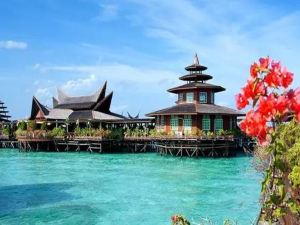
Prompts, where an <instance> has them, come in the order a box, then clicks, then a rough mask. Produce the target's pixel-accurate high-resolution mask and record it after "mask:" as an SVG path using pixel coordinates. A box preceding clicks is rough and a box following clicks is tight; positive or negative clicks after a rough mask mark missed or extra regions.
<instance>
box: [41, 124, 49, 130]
mask: <svg viewBox="0 0 300 225" xmlns="http://www.w3.org/2000/svg"><path fill="white" fill-rule="evenodd" d="M41 130H44V131H47V130H48V128H47V123H46V122H43V123H42V125H41Z"/></svg>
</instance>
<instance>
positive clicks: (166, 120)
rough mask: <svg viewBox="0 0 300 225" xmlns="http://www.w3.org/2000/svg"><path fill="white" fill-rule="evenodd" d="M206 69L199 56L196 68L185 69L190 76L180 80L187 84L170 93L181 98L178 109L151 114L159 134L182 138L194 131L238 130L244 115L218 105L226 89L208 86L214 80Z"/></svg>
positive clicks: (192, 66) (177, 105)
mask: <svg viewBox="0 0 300 225" xmlns="http://www.w3.org/2000/svg"><path fill="white" fill-rule="evenodd" d="M206 69H207V67H206V66H203V65H201V64H200V63H199V59H198V56H197V54H195V57H194V62H193V64H192V65H189V66H187V67H185V70H186V71H187V72H188V74H186V75H184V76H181V77H179V79H180V80H182V81H185V82H186V83H185V84H183V85H180V86H178V87H173V88H171V89H169V90H168V92H170V93H173V94H177V95H178V100H177V101H176V105H175V106H171V107H168V108H164V109H160V110H158V111H155V112H151V113H148V114H147V116H151V117H155V121H156V128H157V130H158V131H161V132H166V133H170V132H173V133H175V134H178V135H182V134H188V133H191V132H192V130H193V129H194V130H195V129H199V130H202V131H206V132H217V131H220V130H232V129H234V128H236V126H237V117H238V116H243V115H244V113H242V112H239V111H237V110H235V109H231V108H228V107H224V106H220V105H217V104H215V95H216V93H218V92H222V91H225V88H223V87H222V86H218V85H214V84H209V83H207V81H208V80H210V79H212V78H213V77H212V76H211V75H208V74H206V73H203V71H205V70H206Z"/></svg>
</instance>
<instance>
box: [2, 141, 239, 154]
mask: <svg viewBox="0 0 300 225" xmlns="http://www.w3.org/2000/svg"><path fill="white" fill-rule="evenodd" d="M0 147H2V148H18V149H19V151H22V152H27V151H57V152H69V151H72V152H81V151H87V152H90V153H94V152H95V153H128V152H132V153H143V152H157V153H159V154H160V155H171V156H177V157H229V156H234V155H235V154H236V152H237V151H238V150H240V149H243V148H242V147H243V143H242V142H241V140H239V139H235V138H232V137H230V138H228V137H223V138H222V137H219V138H205V139H204V138H148V137H146V138H124V139H123V140H120V141H118V140H109V139H102V138H91V137H87V138H73V139H63V138H60V139H30V138H27V139H26V138H23V139H19V140H18V141H2V142H1V143H0Z"/></svg>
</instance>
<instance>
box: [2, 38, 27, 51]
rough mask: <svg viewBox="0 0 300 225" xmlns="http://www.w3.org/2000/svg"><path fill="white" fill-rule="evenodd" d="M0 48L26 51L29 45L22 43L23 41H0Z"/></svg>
mask: <svg viewBox="0 0 300 225" xmlns="http://www.w3.org/2000/svg"><path fill="white" fill-rule="evenodd" d="M0 48H5V49H26V48H27V43H26V42H21V41H12V40H8V41H0Z"/></svg>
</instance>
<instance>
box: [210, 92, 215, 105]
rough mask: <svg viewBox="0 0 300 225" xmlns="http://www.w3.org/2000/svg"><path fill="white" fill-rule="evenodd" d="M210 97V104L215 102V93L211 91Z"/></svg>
mask: <svg viewBox="0 0 300 225" xmlns="http://www.w3.org/2000/svg"><path fill="white" fill-rule="evenodd" d="M210 98H211V99H210V103H211V104H214V103H215V93H213V92H211V93H210Z"/></svg>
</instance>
